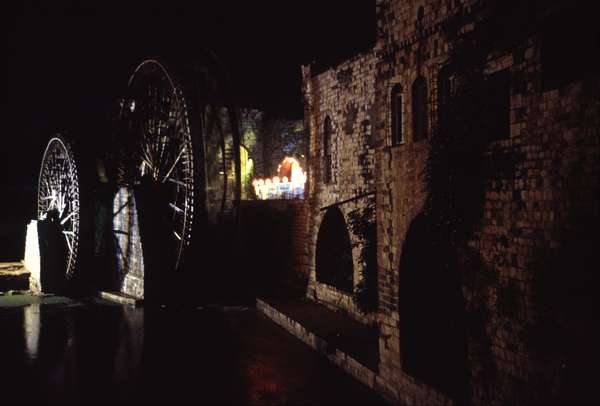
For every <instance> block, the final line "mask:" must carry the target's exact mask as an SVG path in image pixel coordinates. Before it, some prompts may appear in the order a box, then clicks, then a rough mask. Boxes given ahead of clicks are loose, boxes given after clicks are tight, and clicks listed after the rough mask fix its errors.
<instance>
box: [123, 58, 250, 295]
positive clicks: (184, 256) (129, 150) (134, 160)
mask: <svg viewBox="0 0 600 406" xmlns="http://www.w3.org/2000/svg"><path fill="white" fill-rule="evenodd" d="M178 72H179V73H177V74H176V73H174V71H172V70H169V69H167V67H166V65H165V64H164V63H163V62H160V61H158V60H156V59H150V60H146V61H144V62H142V63H141V64H140V65H138V66H137V68H136V69H135V70H134V72H133V74H132V76H131V77H130V80H129V83H128V89H127V95H126V97H124V99H123V102H122V106H121V112H120V117H119V128H118V137H117V138H118V139H117V145H118V150H119V153H118V161H119V171H118V180H117V182H118V184H119V185H120V188H119V189H118V192H117V196H116V198H115V204H114V214H115V219H114V230H115V242H116V244H115V246H116V248H117V250H116V251H117V265H118V266H117V267H118V268H119V270H120V273H121V275H122V278H121V280H122V283H121V290H122V291H123V292H125V293H129V294H132V295H134V296H138V297H140V296H146V297H148V295H152V294H153V292H154V291H156V290H159V289H155V287H156V288H163V290H164V288H165V287H166V286H169V285H170V281H172V280H173V278H177V277H179V276H177V274H176V272H177V271H178V270H181V269H182V268H183V267H184V266H185V264H186V263H187V264H188V266H189V264H190V263H194V262H195V260H194V257H195V256H196V255H197V254H198V252H197V251H198V250H197V249H194V250H190V245H191V244H192V242H194V245H195V247H201V246H202V248H203V249H201V250H202V251H204V253H205V255H209V254H211V255H212V254H214V247H212V248H209V247H207V246H206V245H207V243H208V242H209V241H210V242H211V243H215V242H216V241H221V243H222V241H223V239H224V238H225V239H226V238H227V237H224V235H227V234H228V232H226V231H224V228H228V229H231V224H235V217H236V215H237V210H236V205H237V202H238V201H239V191H240V173H239V130H238V121H237V117H236V115H235V110H234V109H233V108H232V107H231V105H230V104H228V102H227V101H226V100H227V97H224V94H223V89H222V88H220V84H219V83H220V79H219V78H218V75H214V74H213V73H214V72H215V67H214V64H213V65H211V64H210V63H207V64H202V65H200V68H198V65H196V67H195V68H193V69H180V70H179V71H178ZM182 72H183V73H182ZM229 234H230V233H229ZM200 241H202V242H200ZM219 244H220V243H219ZM191 251H194V252H191ZM174 272H175V273H174Z"/></svg>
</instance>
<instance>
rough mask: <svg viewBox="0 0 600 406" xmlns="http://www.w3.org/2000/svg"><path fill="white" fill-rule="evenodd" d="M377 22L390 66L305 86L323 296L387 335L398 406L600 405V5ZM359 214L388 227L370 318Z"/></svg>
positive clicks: (434, 6) (385, 9) (362, 58)
mask: <svg viewBox="0 0 600 406" xmlns="http://www.w3.org/2000/svg"><path fill="white" fill-rule="evenodd" d="M376 7H377V38H376V43H375V45H374V47H373V49H371V50H369V51H367V52H364V53H361V54H359V55H357V56H356V57H354V58H352V59H350V60H348V61H346V62H344V63H342V64H340V65H338V66H335V67H333V68H331V69H329V70H326V71H324V72H322V73H319V74H312V73H311V67H310V66H304V67H303V68H302V72H303V94H304V98H305V127H306V128H307V129H308V130H309V167H308V169H309V175H308V186H307V188H308V189H307V190H308V193H307V205H308V212H309V216H308V218H309V220H308V224H307V236H308V237H307V246H306V247H305V250H304V251H303V252H304V253H305V254H304V255H305V257H304V263H305V264H307V268H308V270H307V272H308V274H309V282H308V289H307V296H308V297H309V298H311V299H313V300H315V301H317V302H319V303H322V304H325V305H327V306H328V307H330V308H334V309H338V310H341V311H343V312H346V313H348V314H349V315H350V316H351V317H353V318H355V319H357V320H359V321H362V322H365V323H375V324H376V325H377V326H378V328H379V357H380V360H379V370H378V372H377V376H376V378H375V381H374V387H375V388H376V389H377V390H378V391H379V392H380V393H382V394H384V395H385V396H386V397H387V398H389V399H392V400H394V401H396V402H400V403H403V404H415V403H416V404H440V403H455V402H458V403H465V402H466V403H476V404H512V403H518V404H529V403H546V402H549V401H563V402H565V401H584V400H594V399H595V400H596V401H597V400H598V395H597V394H595V393H594V388H593V378H592V377H591V376H590V375H591V371H592V368H593V366H594V363H595V362H597V360H598V351H597V349H595V346H594V345H593V343H594V340H597V339H598V329H597V324H596V322H595V321H594V320H595V317H594V314H593V313H594V310H592V309H593V308H594V305H593V303H594V302H595V301H594V300H593V297H594V292H593V287H592V286H594V282H596V281H597V279H598V278H597V269H599V268H598V262H599V261H598V258H597V254H595V253H594V252H595V250H596V249H597V246H598V237H597V236H596V232H595V228H596V227H597V226H598V224H599V222H598V216H599V200H598V196H600V193H599V174H600V165H599V160H598V157H599V148H600V137H599V136H598V131H599V129H600V126H599V124H600V123H599V112H600V109H599V107H600V99H599V97H598V96H599V95H600V93H599V90H600V81H599V80H598V67H599V65H598V64H597V63H596V60H595V57H596V56H597V55H598V50H599V48H598V38H599V37H598V32H597V30H596V29H595V26H596V25H597V24H595V23H594V21H593V17H590V16H593V15H595V14H594V12H593V10H591V9H590V8H591V5H590V3H580V2H566V1H554V2H534V1H528V2H517V1H492V0H488V1H484V0H451V1H450V0H377V4H376ZM369 207H372V208H374V218H373V219H369V218H366V217H368V215H369V214H370V213H371V214H372V213H373V211H368V210H367V209H368V208H369ZM361 211H362V213H363V214H364V215H363V220H365V221H366V222H367V223H368V222H369V221H375V223H376V242H377V244H376V268H375V269H376V270H377V275H376V277H377V284H376V286H377V289H376V290H377V292H376V295H375V296H374V297H375V300H376V310H375V311H371V312H368V311H363V310H361V308H360V306H357V299H356V293H355V292H356V288H357V287H359V286H360V284H361V281H363V279H364V278H365V277H368V275H369V273H368V272H366V271H365V270H366V269H367V268H368V267H369V266H370V265H369V264H368V262H369V261H368V260H366V259H365V255H363V254H364V253H365V249H364V248H365V244H367V243H368V241H366V240H365V239H364V238H362V239H361V236H360V235H359V234H360V233H357V232H355V231H356V230H355V229H354V228H353V227H351V224H352V222H353V220H352V218H353V217H352V214H351V213H359V214H360V213H361ZM365 216H366V217H365ZM354 218H355V219H356V216H354ZM363 223H364V222H363ZM594 247H596V248H594ZM371 266H372V264H371ZM363 287H364V284H363ZM377 299H378V300H377Z"/></svg>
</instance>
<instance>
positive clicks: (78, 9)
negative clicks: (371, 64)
mask: <svg viewBox="0 0 600 406" xmlns="http://www.w3.org/2000/svg"><path fill="white" fill-rule="evenodd" d="M1 18H2V20H3V21H2V22H1V24H2V31H3V33H2V55H3V65H4V72H5V73H4V75H3V77H2V87H1V89H2V92H1V99H2V103H3V105H2V109H1V111H2V130H3V131H2V147H1V148H2V159H1V160H0V162H1V163H0V183H1V185H2V189H3V192H2V195H6V196H8V195H13V196H16V195H19V196H22V197H21V198H22V199H25V200H27V199H30V196H31V194H32V191H34V189H35V187H36V183H37V172H38V170H39V161H40V160H41V155H42V153H43V148H44V146H45V143H46V141H47V140H48V138H49V137H50V135H51V134H52V133H53V132H57V131H61V132H62V131H71V132H73V133H74V132H78V137H87V136H88V135H87V133H88V131H87V129H89V137H98V136H101V135H99V134H98V131H97V130H98V129H99V128H104V126H105V125H106V123H107V121H108V120H109V117H110V106H111V105H112V104H113V103H114V102H115V100H117V99H118V97H119V96H120V95H121V94H123V89H124V88H125V86H126V83H127V80H128V77H129V75H130V74H131V72H132V70H133V68H134V67H135V66H136V65H137V64H138V63H139V62H140V61H141V60H143V59H144V58H146V57H156V56H158V57H162V58H165V59H166V60H167V61H169V60H171V61H193V60H194V58H195V57H196V56H197V55H199V54H200V50H202V49H203V48H208V49H210V50H212V51H213V52H214V53H216V54H217V55H218V56H219V57H220V58H221V60H222V62H223V63H224V65H225V66H226V67H227V68H228V69H229V71H230V75H231V77H232V80H233V83H234V87H235V97H236V99H237V100H238V104H239V105H241V106H251V107H257V108H261V109H264V110H267V111H272V112H275V113H279V114H282V115H285V116H288V117H291V118H294V117H295V118H300V117H301V116H302V102H301V95H300V84H301V77H300V65H301V64H302V63H308V62H311V61H314V62H317V63H318V64H319V65H321V66H331V65H333V64H335V63H338V62H341V61H343V60H344V59H347V58H348V57H350V56H352V55H354V54H356V53H358V52H360V51H363V50H366V49H368V48H370V47H371V46H372V45H373V41H374V38H375V4H374V0H371V1H300V2H292V1H269V2H267V1H262V2H261V1H245V2H242V1H236V2H223V1H219V2H217V1H214V2H208V1H185V2H177V1H160V2H158V1H143V2H142V1H121V2H106V1H103V2H92V1H87V2H75V1H72V2H56V1H44V2H41V1H39V2H38V1H35V2H34V1H24V2H16V4H13V5H12V6H10V7H8V8H7V7H6V6H3V12H2V17H1ZM83 133H85V134H83ZM23 190H25V191H26V192H25V195H23V193H22V192H23ZM15 199H17V198H16V197H15V198H10V199H8V200H9V201H8V202H7V201H6V199H3V200H4V201H3V203H2V207H3V210H2V214H1V215H0V225H2V224H3V222H4V221H5V220H6V219H7V218H9V217H11V216H12V214H11V211H14V210H16V209H21V207H17V208H15V207H13V206H15V203H13V202H11V200H15ZM18 206H21V205H18Z"/></svg>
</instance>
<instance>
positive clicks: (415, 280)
mask: <svg viewBox="0 0 600 406" xmlns="http://www.w3.org/2000/svg"><path fill="white" fill-rule="evenodd" d="M440 234H441V233H440V232H439V230H438V229H437V228H436V227H435V224H434V223H433V221H432V220H431V219H430V218H429V217H428V216H426V215H424V214H419V215H418V216H417V217H416V218H415V219H414V220H413V222H412V223H411V225H410V227H409V229H408V233H407V235H406V239H405V241H404V244H403V246H402V256H401V258H400V269H399V271H400V272H399V284H400V285H399V289H398V296H399V298H398V299H399V300H398V312H399V317H400V321H399V329H400V355H401V363H402V369H403V370H404V372H406V373H408V374H410V375H412V376H414V377H416V378H417V379H419V380H421V381H422V382H425V383H427V384H428V385H431V386H433V387H434V388H436V389H437V390H439V391H441V392H443V393H445V394H447V395H448V396H450V397H452V398H454V399H455V400H457V401H459V402H460V401H461V400H464V399H465V396H466V381H467V375H466V371H467V368H466V334H465V310H464V299H463V296H462V290H461V282H460V275H459V272H458V264H457V258H456V254H455V252H454V250H453V248H452V247H451V245H450V244H449V243H448V242H447V241H445V240H444V239H443V238H441V237H440Z"/></svg>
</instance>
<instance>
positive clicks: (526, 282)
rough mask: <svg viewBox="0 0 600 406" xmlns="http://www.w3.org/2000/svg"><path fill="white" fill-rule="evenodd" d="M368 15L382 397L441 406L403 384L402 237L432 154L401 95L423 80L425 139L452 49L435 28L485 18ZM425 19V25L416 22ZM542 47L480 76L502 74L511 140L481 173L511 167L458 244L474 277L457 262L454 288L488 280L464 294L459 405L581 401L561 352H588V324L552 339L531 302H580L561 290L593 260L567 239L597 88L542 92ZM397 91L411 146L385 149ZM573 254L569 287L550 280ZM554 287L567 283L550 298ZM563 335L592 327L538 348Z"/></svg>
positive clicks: (458, 8) (488, 190)
mask: <svg viewBox="0 0 600 406" xmlns="http://www.w3.org/2000/svg"><path fill="white" fill-rule="evenodd" d="M487 4H488V5H490V4H491V5H493V4H494V2H488V3H487ZM377 7H378V10H377V16H378V32H379V38H378V42H377V45H376V47H375V52H376V55H377V59H378V62H377V73H376V77H377V81H376V104H377V105H376V112H377V113H376V118H375V119H374V120H373V121H374V123H375V127H376V129H377V130H376V135H377V139H378V142H377V145H378V146H377V149H376V170H375V174H376V179H377V216H378V240H379V258H378V260H379V261H378V263H379V286H380V288H379V293H380V314H379V323H380V329H381V338H380V353H381V363H380V374H381V377H382V378H383V379H382V380H381V388H380V390H381V391H382V392H384V393H387V394H388V395H389V396H390V397H392V398H394V399H397V400H398V401H399V402H401V403H406V404H414V403H418V404H434V403H446V402H449V401H450V400H449V399H448V397H447V396H446V395H445V394H443V393H440V392H439V391H437V390H435V389H434V388H433V387H431V386H430V385H427V384H425V383H423V382H422V381H420V380H419V379H416V378H415V377H413V376H411V375H410V374H408V373H406V372H405V371H404V369H403V365H402V359H401V347H402V342H401V338H400V337H401V334H400V329H399V324H400V320H401V315H402V314H403V313H402V310H403V309H399V300H400V298H399V284H400V281H401V280H402V278H401V274H402V272H403V269H402V268H401V266H400V259H401V257H402V254H403V252H402V247H403V243H404V241H405V239H406V236H407V232H408V230H409V227H410V225H411V223H412V221H413V220H414V218H415V216H416V215H417V214H418V213H419V212H420V211H421V210H422V207H423V203H424V201H425V197H426V195H425V192H424V185H425V184H424V179H423V175H422V174H423V169H424V165H425V161H426V159H427V154H428V143H427V142H413V140H412V134H411V124H412V123H411V116H412V114H411V113H412V112H411V99H410V97H411V95H410V88H411V84H412V82H413V81H414V79H415V78H416V77H417V76H419V75H420V76H423V77H425V79H426V81H427V84H428V95H429V105H428V112H429V114H428V117H429V125H430V128H431V127H432V126H433V125H435V119H436V114H437V108H436V106H437V101H436V95H437V83H436V77H437V74H438V69H439V66H440V64H441V63H443V62H444V60H445V59H446V57H447V55H448V50H449V49H450V48H451V45H454V44H449V43H448V42H447V38H446V37H445V36H444V35H443V29H444V27H445V25H444V24H447V23H448V22H449V21H450V19H449V17H451V16H456V15H460V16H462V17H461V19H459V20H458V21H461V22H462V24H463V26H462V31H463V32H467V31H468V30H469V29H470V28H471V26H470V24H471V23H472V21H473V18H472V17H474V16H475V15H477V14H478V13H485V12H486V11H488V10H489V9H486V7H487V6H486V5H485V4H484V3H483V2H478V1H460V2H454V1H452V2H446V1H434V0H421V1H418V0H417V1H409V2H406V1H385V0H383V1H378V2H377ZM420 7H423V9H422V12H423V17H422V19H421V20H420V22H418V15H419V8H420ZM540 37H541V35H540V33H539V31H538V32H535V33H534V34H533V35H528V36H526V37H525V38H523V39H522V40H521V41H520V42H519V43H518V44H517V45H516V46H512V47H511V48H510V49H508V50H505V51H502V52H501V51H495V52H493V53H492V54H491V55H490V56H489V58H488V64H487V66H486V73H489V74H491V73H493V72H496V71H498V70H500V69H508V70H509V71H510V77H511V80H510V134H509V136H508V137H507V138H506V139H502V140H499V141H495V142H492V143H490V145H489V146H488V148H487V150H486V151H485V159H486V162H487V163H488V165H490V166H491V167H492V168H496V169H499V168H502V167H506V165H505V164H506V162H509V165H508V170H506V171H504V172H502V171H500V173H498V174H497V176H496V177H495V178H494V179H493V180H492V181H490V182H488V183H487V184H486V187H485V201H484V206H483V217H482V218H481V219H480V222H479V225H478V226H477V229H476V231H475V232H474V234H473V235H472V237H471V238H470V239H469V241H468V242H467V248H466V251H468V252H470V253H471V254H473V255H474V256H475V257H476V258H477V261H478V262H479V264H480V265H479V267H477V268H475V269H471V270H469V266H472V264H471V265H469V264H467V263H466V262H460V261H459V270H460V272H461V277H462V278H463V281H467V280H468V278H470V276H469V275H468V274H467V273H468V272H469V271H474V272H476V273H480V274H485V275H487V276H489V278H490V281H489V282H486V284H485V285H483V286H480V287H479V288H475V287H473V286H472V285H467V284H466V282H463V283H464V284H463V286H462V291H463V292H464V300H465V311H466V313H465V317H466V323H467V333H468V334H467V355H468V371H467V379H468V385H469V389H468V392H467V394H466V396H467V397H468V399H469V402H473V403H476V404H530V403H537V402H541V403H545V402H548V401H549V400H550V399H553V400H557V399H561V396H575V398H576V397H577V396H581V395H580V394H574V393H569V391H570V390H573V387H578V386H577V385H578V384H574V383H573V382H570V383H569V382H568V381H567V380H566V379H567V378H565V377H566V375H565V374H566V370H565V369H564V368H567V369H568V368H571V369H570V372H569V373H571V374H576V373H577V371H576V369H577V368H576V367H574V365H573V364H575V365H585V364H586V362H587V361H584V360H582V359H580V357H579V356H576V355H573V356H571V355H569V356H567V355H565V354H569V351H571V350H570V349H569V348H568V347H569V346H577V345H583V344H584V343H586V342H587V341H586V340H587V339H586V338H582V337H585V336H588V337H589V336H590V330H591V326H589V325H588V326H587V327H586V326H585V324H583V323H585V322H584V321H583V319H584V316H582V321H575V320H570V321H568V322H565V324H564V325H562V326H560V327H556V328H549V327H544V326H542V322H541V320H542V315H543V313H544V312H545V311H548V310H549V309H551V308H552V306H553V305H552V304H551V303H542V302H540V300H541V299H540V291H542V290H543V289H546V292H548V291H549V292H554V298H553V299H552V300H553V301H554V300H560V304H554V306H557V307H558V306H560V307H561V308H563V309H564V308H569V307H572V306H575V303H577V301H578V300H579V299H575V296H569V295H571V293H565V291H564V290H567V291H570V292H573V291H576V290H577V289H583V287H582V286H581V284H582V281H581V278H583V276H582V274H581V273H577V272H578V271H577V269H576V268H577V267H579V268H581V267H582V265H581V263H582V262H581V260H576V259H575V258H577V257H578V256H579V255H588V257H587V258H588V259H589V258H591V257H589V252H588V251H589V250H588V251H585V249H586V248H581V247H582V246H583V247H585V244H588V243H589V242H586V241H584V240H581V241H578V242H577V244H576V245H578V246H579V247H578V248H576V249H572V248H571V247H572V245H573V244H572V241H569V239H570V238H573V239H575V241H577V239H578V238H581V239H583V238H584V237H582V235H581V234H578V233H582V232H581V229H582V224H580V222H581V219H585V218H587V219H588V220H589V221H597V213H598V209H599V202H598V195H599V194H598V192H599V191H598V184H599V182H598V179H599V172H600V170H599V165H598V157H599V145H600V142H599V139H600V137H599V136H598V128H600V127H599V122H600V121H599V117H598V112H599V111H600V110H599V107H600V105H599V103H598V99H597V95H598V86H599V83H598V79H597V78H595V79H594V78H590V79H589V80H587V81H586V82H582V81H575V82H573V83H570V84H566V85H563V86H560V87H558V88H556V89H554V90H544V89H543V88H542V86H541V76H542V73H543V69H544V67H543V66H542V63H541V38H540ZM397 83H400V84H401V85H402V87H403V89H404V94H405V114H404V120H403V121H404V123H405V135H406V142H405V143H404V144H402V145H398V146H394V147H390V146H389V141H388V140H389V139H390V137H391V135H390V131H391V120H390V116H391V109H390V103H389V95H390V91H391V88H392V87H393V86H394V85H395V84H397ZM594 214H595V216H596V217H593V216H594ZM578 218H579V220H578ZM583 222H584V223H585V220H583ZM594 224H595V223H594ZM583 228H585V226H584V227H583ZM583 235H586V234H585V232H583ZM581 243H583V244H581ZM570 253H575V254H574V255H573V256H572V258H571V259H569V261H568V262H567V263H572V262H573V261H574V262H575V264H574V265H573V267H574V269H561V270H560V272H564V275H562V276H560V277H558V278H557V276H556V275H552V272H554V271H551V270H550V269H549V268H552V266H549V265H550V264H549V261H552V259H556V260H557V261H558V262H560V261H564V258H561V256H564V255H569V254H570ZM577 253H579V254H577ZM543 258H546V259H543ZM560 263H562V262H560ZM569 275H572V276H569ZM552 278H554V280H560V281H562V282H560V283H557V284H556V286H548V285H549V284H550V285H551V284H552V282H549V281H551V280H553V279H552ZM578 279H579V280H580V281H579V282H577V280H578ZM431 283H432V284H434V283H436V281H431ZM563 283H564V286H562V287H561V286H560V284H563ZM578 283H579V285H578ZM544 284H546V285H545V286H546V287H545V288H544ZM408 289H410V287H409V288H408ZM563 289H564V290H563ZM424 294H426V292H424ZM559 298H560V299H559ZM577 306H581V305H580V304H578V305H577ZM579 309H580V310H578V311H581V312H582V314H583V312H585V311H586V310H585V308H584V307H580V308H579ZM479 311H484V313H485V314H487V315H489V317H488V318H487V319H486V320H484V321H483V322H474V321H473V320H471V319H470V317H472V316H474V315H475V316H476V315H477V312H479ZM555 317H559V316H557V315H555ZM563 317H564V314H563ZM588 322H589V320H588ZM558 323H559V324H560V323H561V322H560V321H559V322H558ZM569 323H572V324H569ZM477 324H481V326H480V327H482V329H481V331H477V332H475V331H473V329H472V328H473V326H475V325H477ZM569 325H577V326H578V328H580V329H582V331H586V329H587V332H586V333H585V336H582V337H580V338H578V339H575V338H572V339H568V340H565V341H564V342H563V343H562V344H560V345H559V344H552V345H555V347H552V348H551V349H546V350H542V348H544V347H551V346H552V345H550V344H547V341H551V342H553V343H555V342H556V341H557V340H561V338H560V337H561V332H560V330H561V329H566V328H567V326H569ZM469 329H470V330H469ZM479 333H482V334H480V335H479ZM569 336H571V335H570V334H569ZM571 337H572V336H571ZM569 340H570V341H569ZM577 343H578V344H577ZM582 343H583V344H582ZM543 351H546V352H543ZM569 357H571V358H569ZM578 357H579V358H578ZM542 358H543V359H544V361H541V359H542ZM567 359H569V361H567ZM569 364H571V367H569ZM561 371H562V372H561ZM570 379H574V378H570ZM568 385H571V386H570V387H568ZM582 387H583V386H582ZM588 389H589V388H588ZM565 393H566V395H565ZM567 398H568V397H567Z"/></svg>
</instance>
